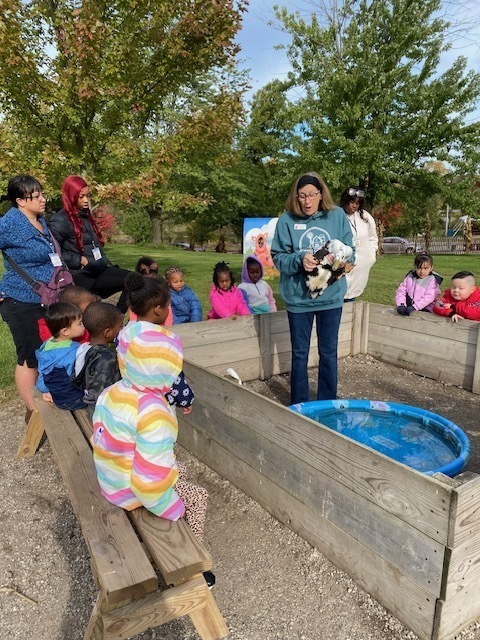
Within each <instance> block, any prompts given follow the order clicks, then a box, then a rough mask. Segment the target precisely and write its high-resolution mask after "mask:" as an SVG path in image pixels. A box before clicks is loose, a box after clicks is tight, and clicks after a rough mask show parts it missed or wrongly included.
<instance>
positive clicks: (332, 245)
mask: <svg viewBox="0 0 480 640" xmlns="http://www.w3.org/2000/svg"><path fill="white" fill-rule="evenodd" d="M330 253H331V254H333V263H332V264H330V262H329V261H328V260H327V255H329V254H330ZM352 253H353V250H352V247H349V246H348V245H346V244H343V242H340V240H336V239H334V240H329V241H328V242H326V243H325V244H324V245H323V247H322V248H321V249H319V250H318V251H317V252H316V253H314V254H313V257H314V258H315V260H316V261H317V264H318V267H315V269H313V271H306V272H305V282H306V284H307V289H308V297H309V298H316V297H317V296H321V295H322V293H323V292H324V291H325V289H326V288H327V287H329V286H330V285H331V284H333V283H334V282H336V281H337V280H338V279H339V278H340V277H341V276H342V275H343V274H344V273H345V262H347V261H348V260H349V259H350V258H351V257H352ZM340 265H341V266H340Z"/></svg>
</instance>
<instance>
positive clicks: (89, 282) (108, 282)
mask: <svg viewBox="0 0 480 640" xmlns="http://www.w3.org/2000/svg"><path fill="white" fill-rule="evenodd" d="M89 195H90V188H89V186H88V184H87V183H86V182H85V180H84V179H83V178H81V177H80V176H68V178H66V179H65V180H64V182H63V184H62V199H63V209H60V211H57V213H55V214H54V215H53V216H52V218H51V220H50V223H49V227H50V230H51V232H52V233H53V235H54V236H55V238H56V240H57V242H58V243H59V245H60V247H61V250H62V256H63V259H64V260H65V262H66V263H67V266H68V268H69V269H70V271H71V273H72V276H73V280H74V282H75V284H77V285H79V286H81V287H85V289H88V290H89V291H92V292H93V293H95V294H97V295H99V296H100V297H101V298H108V297H109V296H111V295H113V294H114V293H117V291H122V294H121V296H120V299H119V301H118V304H117V306H118V307H119V308H120V310H121V311H123V312H124V313H125V311H126V310H127V300H126V298H127V294H126V292H125V290H124V281H125V278H126V276H127V275H128V274H129V273H130V272H129V271H127V270H126V269H121V268H120V267H118V266H113V265H112V264H111V263H110V261H109V260H108V258H107V256H106V255H105V253H104V251H103V245H104V242H103V239H102V235H101V233H100V231H99V229H98V227H97V225H96V223H95V220H94V219H93V216H92V214H91V213H90V209H89V203H88V198H89Z"/></svg>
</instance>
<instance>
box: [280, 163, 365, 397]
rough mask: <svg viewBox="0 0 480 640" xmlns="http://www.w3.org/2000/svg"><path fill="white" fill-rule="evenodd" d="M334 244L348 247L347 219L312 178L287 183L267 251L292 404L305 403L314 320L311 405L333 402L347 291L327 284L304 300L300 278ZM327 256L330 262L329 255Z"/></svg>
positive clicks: (342, 285) (342, 283)
mask: <svg viewBox="0 0 480 640" xmlns="http://www.w3.org/2000/svg"><path fill="white" fill-rule="evenodd" d="M335 239H336V240H340V241H341V242H343V243H344V244H345V245H347V246H348V247H352V245H353V239H352V232H351V229H350V225H349V224H348V221H347V218H346V217H345V215H344V213H343V211H342V209H340V208H339V207H337V206H336V205H335V203H334V202H333V199H332V197H331V195H330V192H329V190H328V187H327V185H326V184H325V182H324V180H323V178H321V177H320V176H319V175H318V173H314V172H310V173H306V174H304V175H301V176H300V177H298V178H297V179H296V180H295V182H294V183H293V186H292V189H291V191H290V195H289V197H288V200H287V211H286V212H285V213H284V214H283V215H282V216H280V218H279V220H278V223H277V227H276V230H275V236H274V238H273V242H272V246H271V250H270V251H271V254H272V258H273V262H274V264H275V266H276V267H277V269H278V270H279V271H280V295H281V296H282V298H283V299H284V300H285V302H286V306H287V313H288V322H289V327H290V340H291V345H292V367H291V375H290V386H291V390H290V393H291V403H292V404H296V403H298V402H307V401H308V400H309V393H308V354H309V351H310V339H311V334H312V328H313V320H314V319H315V321H316V331H317V338H318V354H319V357H320V361H319V365H318V386H317V396H316V397H317V400H334V399H335V398H336V397H337V348H338V330H339V327H340V320H341V317H342V305H343V298H344V296H345V293H346V290H347V286H346V282H345V278H340V279H338V280H336V281H335V282H333V284H331V285H330V286H328V287H327V288H326V289H325V291H323V293H322V294H321V295H318V296H317V297H310V295H309V290H308V288H307V285H306V278H305V276H306V274H307V273H309V272H312V271H313V270H314V269H315V268H317V267H318V263H317V260H316V259H315V257H314V256H313V254H314V253H316V252H317V251H318V250H319V249H322V248H323V247H324V246H325V244H326V243H327V242H329V241H330V240H335ZM354 255H355V253H353V255H352V257H351V259H350V260H353V259H354ZM329 256H330V258H331V261H333V255H332V254H329ZM331 261H330V263H331ZM344 266H345V265H344Z"/></svg>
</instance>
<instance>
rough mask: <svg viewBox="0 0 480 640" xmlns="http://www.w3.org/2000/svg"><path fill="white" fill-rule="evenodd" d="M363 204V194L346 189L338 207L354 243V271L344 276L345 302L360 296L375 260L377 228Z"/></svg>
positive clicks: (356, 189) (354, 189)
mask: <svg viewBox="0 0 480 640" xmlns="http://www.w3.org/2000/svg"><path fill="white" fill-rule="evenodd" d="M364 202H365V192H364V191H363V190H362V189H358V188H357V187H348V189H345V191H344V192H343V193H342V195H341V196H340V206H341V207H342V209H343V210H344V211H345V214H346V216H347V219H348V222H349V223H350V227H351V229H352V234H353V241H354V243H355V269H353V270H352V271H351V272H350V273H347V274H346V276H345V280H346V281H347V293H346V295H345V301H346V302H347V301H349V302H350V301H353V300H355V298H358V296H361V295H362V293H363V291H364V289H365V287H366V286H367V282H368V276H369V273H370V269H371V268H372V267H373V265H374V264H375V260H376V259H377V257H376V256H377V249H378V236H377V228H376V225H375V220H374V219H373V218H372V216H371V215H370V214H369V213H368V211H365V209H364V208H363V205H364Z"/></svg>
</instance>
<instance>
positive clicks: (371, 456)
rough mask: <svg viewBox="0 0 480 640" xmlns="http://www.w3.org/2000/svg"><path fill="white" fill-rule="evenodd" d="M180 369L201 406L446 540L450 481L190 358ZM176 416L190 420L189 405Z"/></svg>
mask: <svg viewBox="0 0 480 640" xmlns="http://www.w3.org/2000/svg"><path fill="white" fill-rule="evenodd" d="M185 373H186V375H187V377H188V379H189V381H190V382H191V384H192V386H193V388H194V389H195V390H196V394H197V400H198V401H200V402H205V406H208V404H209V405H211V406H212V407H215V408H216V409H217V410H218V411H220V412H221V413H223V414H225V416H227V417H230V418H233V419H235V420H238V421H239V422H242V423H243V424H245V425H246V426H247V427H249V428H250V429H252V430H253V431H254V432H256V433H258V435H261V436H263V437H264V438H266V439H267V440H269V441H271V442H273V443H276V444H277V445H278V446H281V447H283V448H284V449H286V450H287V451H290V453H291V455H292V456H295V457H296V458H298V459H299V460H303V461H304V462H306V463H307V464H309V465H310V466H312V467H313V468H314V469H316V470H318V471H320V472H322V473H324V474H325V475H327V476H330V477H332V478H335V479H337V480H338V481H339V482H341V483H342V484H344V485H345V486H347V487H349V488H350V489H352V490H353V491H354V492H355V493H357V494H358V495H360V496H363V497H365V498H366V499H368V500H370V501H372V502H375V503H376V504H377V505H379V506H381V507H382V508H384V509H385V510H386V511H388V512H389V513H391V514H393V515H395V516H397V517H399V518H401V519H402V520H404V521H405V522H408V523H409V524H411V525H412V526H414V527H415V528H417V529H418V530H420V531H422V532H423V533H426V534H427V535H429V536H430V537H432V538H433V539H434V540H436V541H437V542H440V543H441V544H445V543H446V540H447V534H448V515H449V510H450V497H451V492H452V489H451V487H449V486H447V485H445V484H443V483H442V482H440V481H438V480H436V479H434V478H431V477H429V476H426V475H424V474H422V473H419V472H417V471H415V470H414V469H410V468H409V467H406V466H404V465H402V464H399V463H398V462H396V461H394V460H391V459H389V458H387V457H385V456H382V455H381V454H379V453H377V452H375V451H373V450H371V449H368V448H367V447H364V446H363V445H361V444H359V443H357V442H354V441H352V440H350V439H348V438H345V437H344V436H342V435H341V434H338V433H335V432H334V431H332V430H330V429H328V428H327V427H324V426H322V425H319V424H317V423H316V422H314V421H312V420H310V419H308V418H306V417H304V416H301V415H300V414H298V413H296V412H293V411H290V410H289V409H288V408H286V407H283V406H281V405H279V404H277V403H276V402H273V401H272V400H269V399H268V398H264V397H263V396H261V395H259V394H257V393H255V392H253V391H250V390H248V389H246V388H245V387H240V386H237V385H234V384H233V383H232V382H230V381H229V380H226V379H222V378H219V377H218V376H216V375H215V374H212V373H211V372H209V371H205V370H203V369H201V368H199V367H197V366H195V365H193V364H191V363H187V362H186V363H185ZM181 419H182V421H184V420H187V421H188V422H189V424H194V423H195V411H194V412H192V414H191V415H190V416H182V418H181Z"/></svg>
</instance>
